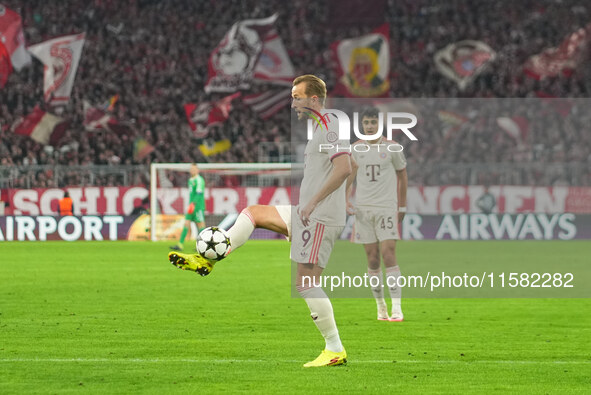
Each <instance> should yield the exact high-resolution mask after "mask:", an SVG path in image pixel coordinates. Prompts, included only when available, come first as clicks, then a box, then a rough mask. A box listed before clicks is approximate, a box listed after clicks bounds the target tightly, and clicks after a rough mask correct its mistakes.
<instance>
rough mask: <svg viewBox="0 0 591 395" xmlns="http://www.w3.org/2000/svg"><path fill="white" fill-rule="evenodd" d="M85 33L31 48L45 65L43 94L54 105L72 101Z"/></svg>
mask: <svg viewBox="0 0 591 395" xmlns="http://www.w3.org/2000/svg"><path fill="white" fill-rule="evenodd" d="M84 37H85V33H81V34H74V35H71V36H63V37H58V38H54V39H51V40H48V41H44V42H42V43H40V44H36V45H32V46H30V47H29V48H28V49H29V52H31V53H32V54H33V55H35V57H37V58H38V59H39V60H40V61H41V62H43V64H44V65H45V68H44V69H45V72H44V78H43V93H44V97H45V101H46V102H47V103H50V104H52V105H57V104H66V103H67V102H68V101H69V100H70V94H71V92H72V87H73V86H74V79H75V78H76V70H77V69H78V63H79V62H80V56H81V55H82V47H83V46H84Z"/></svg>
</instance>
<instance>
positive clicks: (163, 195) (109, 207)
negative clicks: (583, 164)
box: [2, 185, 591, 216]
mask: <svg viewBox="0 0 591 395" xmlns="http://www.w3.org/2000/svg"><path fill="white" fill-rule="evenodd" d="M66 189H67V190H68V191H69V192H70V196H71V198H72V200H73V202H74V214H76V215H123V216H125V215H130V214H131V213H132V212H133V210H134V208H137V207H140V206H141V205H142V200H144V199H146V198H147V197H148V195H149V192H148V189H147V188H144V187H80V188H66ZM5 191H6V190H5ZM5 191H3V192H5ZM7 191H8V192H7V194H6V193H3V194H2V196H8V204H9V206H8V207H7V209H6V214H7V215H56V214H57V203H58V200H59V199H60V198H61V197H62V196H63V190H62V189H57V188H52V189H8V190H7ZM489 192H490V193H491V194H492V195H493V196H494V197H495V199H496V205H495V207H494V208H493V211H492V212H493V213H495V214H496V213H499V214H504V213H506V214H519V213H549V214H554V213H576V214H584V213H591V188H590V187H530V186H491V187H490V188H489ZM483 194H484V187H483V186H479V185H475V186H433V187H409V188H408V194H407V200H408V204H407V206H408V212H409V213H414V214H432V215H435V214H465V213H478V212H480V210H479V209H478V207H477V206H476V202H477V201H478V198H479V197H480V196H482V195H483ZM290 195H291V189H290V188H282V187H238V188H206V190H205V199H206V210H207V213H208V214H226V213H237V212H240V211H241V210H242V209H244V208H245V207H246V206H249V205H253V204H269V205H280V204H289V203H290ZM188 197H189V193H188V191H187V189H186V188H161V189H159V190H158V202H159V212H160V213H162V214H167V215H174V214H182V213H183V212H184V208H185V207H187V206H188V202H187V199H188Z"/></svg>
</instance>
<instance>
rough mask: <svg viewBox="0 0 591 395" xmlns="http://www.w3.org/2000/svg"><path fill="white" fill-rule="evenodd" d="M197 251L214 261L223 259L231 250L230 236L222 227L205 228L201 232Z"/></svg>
mask: <svg viewBox="0 0 591 395" xmlns="http://www.w3.org/2000/svg"><path fill="white" fill-rule="evenodd" d="M197 252H198V253H199V254H201V256H203V257H204V258H207V259H209V260H212V261H219V260H222V259H224V258H225V257H226V255H228V253H229V252H230V238H229V237H228V234H227V233H226V231H225V230H223V229H222V228H218V227H216V226H212V227H209V228H205V229H203V230H202V231H201V233H199V238H198V239H197Z"/></svg>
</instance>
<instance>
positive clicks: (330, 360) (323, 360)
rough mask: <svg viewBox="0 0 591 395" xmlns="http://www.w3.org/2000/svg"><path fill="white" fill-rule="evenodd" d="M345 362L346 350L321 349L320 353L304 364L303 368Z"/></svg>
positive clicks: (342, 363) (335, 364)
mask: <svg viewBox="0 0 591 395" xmlns="http://www.w3.org/2000/svg"><path fill="white" fill-rule="evenodd" d="M346 363H347V351H345V349H343V351H341V352H334V351H328V350H323V351H322V353H320V355H319V356H318V358H316V359H315V360H313V361H310V362H308V363H305V364H304V367H305V368H318V367H321V366H337V365H344V364H346Z"/></svg>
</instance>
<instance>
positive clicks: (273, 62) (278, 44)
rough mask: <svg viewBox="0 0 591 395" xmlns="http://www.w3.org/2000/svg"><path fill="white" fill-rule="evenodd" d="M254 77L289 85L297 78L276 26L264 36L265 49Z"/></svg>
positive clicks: (255, 69)
mask: <svg viewBox="0 0 591 395" xmlns="http://www.w3.org/2000/svg"><path fill="white" fill-rule="evenodd" d="M254 78H255V79H256V80H260V81H264V82H268V83H272V84H279V85H289V86H291V83H292V81H293V79H294V78H295V70H294V68H293V64H292V63H291V59H289V55H288V54H287V51H286V49H285V46H284V45H283V41H282V40H281V37H279V35H278V34H277V31H276V30H275V28H274V27H273V28H272V29H271V30H269V31H268V32H267V33H266V35H265V36H264V37H263V50H262V51H261V54H260V56H259V59H258V60H257V63H256V65H255V67H254Z"/></svg>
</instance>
